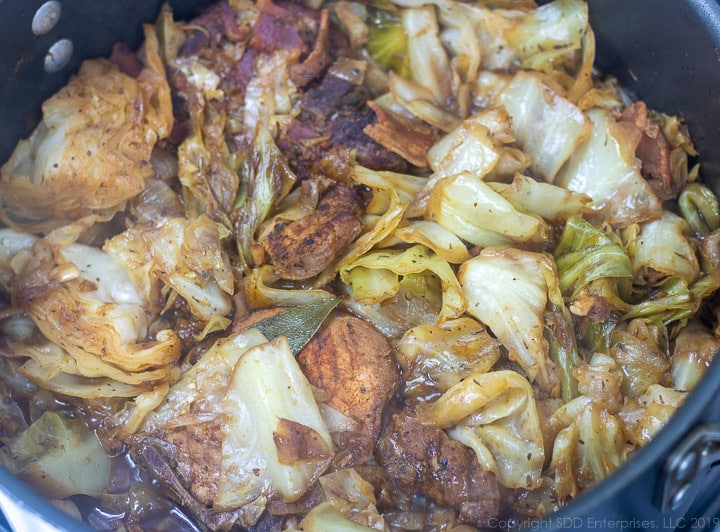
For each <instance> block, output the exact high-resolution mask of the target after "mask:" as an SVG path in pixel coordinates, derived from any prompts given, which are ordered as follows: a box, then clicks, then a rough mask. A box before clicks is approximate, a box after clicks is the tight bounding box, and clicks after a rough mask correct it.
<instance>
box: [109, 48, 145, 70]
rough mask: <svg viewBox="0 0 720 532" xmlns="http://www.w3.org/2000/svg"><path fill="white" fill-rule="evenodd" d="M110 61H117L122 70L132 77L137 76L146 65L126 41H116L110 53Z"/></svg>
mask: <svg viewBox="0 0 720 532" xmlns="http://www.w3.org/2000/svg"><path fill="white" fill-rule="evenodd" d="M110 61H112V62H113V63H115V64H116V65H117V67H118V68H119V69H120V72H122V73H123V74H127V75H128V76H130V77H132V78H137V77H138V76H139V75H140V72H142V70H143V68H145V67H144V65H143V64H142V61H140V59H139V58H138V56H137V55H136V54H135V52H133V51H132V50H131V49H130V47H129V46H128V45H127V44H125V43H124V42H118V43H115V44H114V45H113V47H112V52H111V53H110Z"/></svg>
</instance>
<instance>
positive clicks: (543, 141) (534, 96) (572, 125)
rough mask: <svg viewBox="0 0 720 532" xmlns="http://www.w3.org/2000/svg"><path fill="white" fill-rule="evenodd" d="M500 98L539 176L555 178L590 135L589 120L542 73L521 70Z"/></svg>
mask: <svg viewBox="0 0 720 532" xmlns="http://www.w3.org/2000/svg"><path fill="white" fill-rule="evenodd" d="M499 100H500V103H502V105H503V106H505V109H507V112H508V114H509V115H510V119H511V121H512V128H513V133H514V134H515V136H516V137H517V139H518V143H519V144H520V146H521V147H522V148H523V149H524V151H525V152H526V153H528V154H530V155H531V156H532V158H533V162H532V165H530V170H531V171H532V172H533V174H534V175H535V176H537V177H538V178H542V179H544V180H546V181H548V182H550V183H552V182H554V180H555V175H556V174H557V172H558V170H560V167H561V166H562V165H563V163H565V161H567V160H568V158H569V157H570V155H572V153H573V152H574V151H575V150H576V149H577V146H578V145H579V144H580V143H581V142H582V141H583V140H585V139H586V138H587V137H588V136H589V135H590V129H591V125H590V121H589V120H588V119H587V117H585V115H584V114H583V113H582V112H581V111H580V109H578V108H577V107H575V105H573V104H572V103H571V102H569V101H568V100H566V99H565V98H563V97H562V95H560V94H558V93H557V92H555V91H554V90H553V89H551V88H550V87H548V86H547V85H545V84H544V83H543V82H542V80H541V78H540V77H539V76H534V75H531V74H527V73H524V72H522V71H521V72H519V73H517V74H516V75H515V77H514V78H513V80H512V82H511V83H510V84H509V85H508V86H507V88H506V89H505V90H503V91H502V93H501V94H500V98H499Z"/></svg>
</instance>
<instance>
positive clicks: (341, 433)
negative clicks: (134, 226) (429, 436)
mask: <svg viewBox="0 0 720 532" xmlns="http://www.w3.org/2000/svg"><path fill="white" fill-rule="evenodd" d="M282 310H283V309H282V308H268V309H263V310H259V311H256V312H254V313H253V314H251V315H250V316H249V317H248V318H246V319H244V320H242V321H238V322H236V323H234V324H233V330H236V331H237V330H242V329H244V328H247V327H251V326H252V325H253V324H254V323H257V322H258V321H261V320H263V319H266V318H268V317H270V316H273V315H275V314H277V313H278V312H281V311H282ZM297 359H298V363H299V364H300V367H301V368H302V371H303V373H304V374H305V376H306V377H307V379H308V381H309V382H310V384H312V385H313V386H314V387H315V388H317V389H318V390H319V394H320V395H319V397H318V400H319V402H320V403H321V404H322V405H324V408H325V409H326V414H328V411H329V412H330V413H329V415H326V418H329V417H332V418H333V419H334V420H335V423H336V426H328V428H329V430H330V432H331V433H332V435H333V438H334V440H335V443H336V446H337V447H336V454H335V458H334V459H333V466H334V467H336V468H338V469H339V468H342V467H352V466H354V465H359V464H363V463H365V462H366V461H367V459H368V458H369V457H370V456H371V454H372V451H373V447H374V446H375V444H376V442H377V439H378V436H379V434H380V427H381V422H382V414H383V410H384V409H385V407H386V406H387V405H388V403H389V401H390V398H391V397H392V396H393V394H394V393H395V391H396V390H397V386H398V383H399V381H400V373H399V370H398V367H397V364H396V362H395V359H394V357H393V355H392V351H391V348H390V345H389V344H388V342H387V340H386V339H385V337H384V336H383V335H382V334H381V333H380V332H378V330H377V329H375V327H374V326H373V325H372V324H370V323H369V322H367V321H365V320H363V319H361V318H358V317H356V316H353V315H351V314H348V313H346V312H341V311H335V312H333V313H332V314H331V315H330V316H329V317H328V318H327V320H325V323H323V325H322V326H321V327H320V329H319V330H318V332H317V333H316V334H315V336H313V338H312V339H311V340H310V342H309V343H308V344H307V345H306V346H305V347H304V348H303V349H302V350H301V351H300V353H298V357H297ZM333 414H334V415H333ZM330 424H331V423H329V425H330Z"/></svg>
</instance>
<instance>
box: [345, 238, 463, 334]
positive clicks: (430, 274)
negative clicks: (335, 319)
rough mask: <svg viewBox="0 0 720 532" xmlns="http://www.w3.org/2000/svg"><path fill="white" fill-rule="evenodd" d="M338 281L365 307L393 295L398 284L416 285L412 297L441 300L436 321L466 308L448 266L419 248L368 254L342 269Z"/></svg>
mask: <svg viewBox="0 0 720 532" xmlns="http://www.w3.org/2000/svg"><path fill="white" fill-rule="evenodd" d="M340 278H341V279H342V280H343V282H344V283H345V284H346V285H348V286H349V287H350V288H351V290H352V294H353V298H354V299H355V300H357V301H359V302H360V303H365V304H375V303H380V302H382V301H384V300H386V299H390V298H392V297H394V296H396V295H397V294H398V292H399V291H400V285H401V283H405V284H406V286H407V285H408V284H409V283H415V284H416V285H417V286H416V287H415V292H416V295H415V297H421V298H424V299H426V300H433V299H435V300H441V301H442V304H441V305H442V306H441V307H440V309H439V313H438V317H437V320H438V321H439V322H443V321H445V320H448V319H452V318H457V317H458V316H460V315H461V314H462V313H463V312H464V310H465V307H466V301H465V296H464V295H463V293H462V290H461V289H460V285H459V284H458V281H457V278H456V277H455V273H454V272H453V270H452V268H451V267H450V265H449V264H448V263H447V262H446V261H445V260H443V259H442V258H440V257H439V256H437V255H435V254H434V253H433V252H432V251H430V250H429V249H428V248H426V247H425V246H421V245H416V246H413V247H411V248H409V249H407V250H405V251H402V252H397V251H393V250H387V251H375V252H372V253H367V254H365V255H363V256H362V257H360V258H359V259H356V260H354V261H353V262H351V263H349V264H347V265H345V266H343V267H342V269H341V270H340Z"/></svg>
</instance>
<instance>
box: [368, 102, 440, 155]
mask: <svg viewBox="0 0 720 532" xmlns="http://www.w3.org/2000/svg"><path fill="white" fill-rule="evenodd" d="M368 107H370V109H372V110H373V112H374V113H375V116H376V117H377V122H374V123H371V124H369V125H367V126H365V129H364V131H365V134H366V135H368V136H369V137H370V138H371V139H373V140H374V141H375V142H377V143H378V144H380V145H381V146H384V147H385V148H387V149H388V150H390V151H392V152H394V153H397V154H398V155H400V156H402V158H403V159H405V160H406V161H409V162H411V163H412V164H414V165H415V166H417V167H418V168H425V167H427V165H428V163H427V158H426V155H427V152H428V150H429V149H430V147H431V146H432V145H433V143H434V142H435V139H434V138H433V134H432V129H431V128H430V127H429V126H427V125H426V124H424V123H422V122H420V121H419V120H411V119H409V118H407V117H405V116H402V115H401V114H399V113H395V112H393V111H391V110H389V109H384V108H383V107H382V106H381V105H379V104H377V103H375V102H368Z"/></svg>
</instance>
